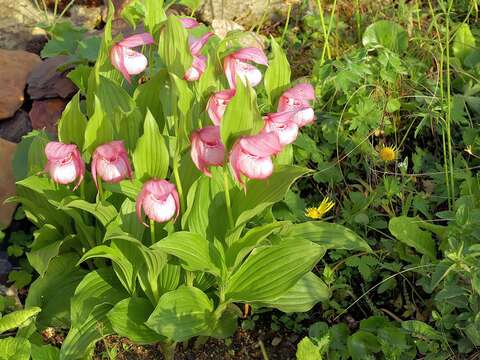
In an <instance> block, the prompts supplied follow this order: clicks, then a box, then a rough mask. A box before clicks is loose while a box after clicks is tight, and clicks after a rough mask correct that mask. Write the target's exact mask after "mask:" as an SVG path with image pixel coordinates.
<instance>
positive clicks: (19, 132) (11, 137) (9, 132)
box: [0, 110, 32, 143]
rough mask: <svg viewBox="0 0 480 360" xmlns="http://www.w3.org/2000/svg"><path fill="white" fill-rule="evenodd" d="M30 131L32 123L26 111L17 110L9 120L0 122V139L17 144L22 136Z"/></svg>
mask: <svg viewBox="0 0 480 360" xmlns="http://www.w3.org/2000/svg"><path fill="white" fill-rule="evenodd" d="M30 131H32V123H31V122H30V117H29V116H28V114H27V112H26V111H23V110H18V111H17V112H16V113H15V116H13V117H12V118H10V119H7V120H3V121H0V138H2V139H5V140H8V141H11V142H14V143H19V142H20V141H21V140H22V136H23V135H25V134H28V133H29V132H30Z"/></svg>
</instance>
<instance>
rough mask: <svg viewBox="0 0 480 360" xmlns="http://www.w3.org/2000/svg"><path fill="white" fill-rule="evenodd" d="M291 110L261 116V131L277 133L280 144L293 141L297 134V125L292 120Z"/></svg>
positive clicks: (283, 144)
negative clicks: (262, 121)
mask: <svg viewBox="0 0 480 360" xmlns="http://www.w3.org/2000/svg"><path fill="white" fill-rule="evenodd" d="M292 115H293V112H292V111H284V112H277V113H272V114H267V115H266V116H264V117H263V119H264V121H265V126H264V128H263V130H262V132H266V133H268V132H274V133H275V134H277V136H278V139H279V140H280V144H281V145H282V146H285V145H288V144H291V143H293V142H294V141H295V140H296V139H297V136H298V125H297V124H296V123H295V122H294V121H293V120H292Z"/></svg>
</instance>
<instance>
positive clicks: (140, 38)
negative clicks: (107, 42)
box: [117, 33, 155, 48]
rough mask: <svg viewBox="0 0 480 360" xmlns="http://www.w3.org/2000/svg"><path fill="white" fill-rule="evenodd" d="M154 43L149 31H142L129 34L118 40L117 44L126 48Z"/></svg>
mask: <svg viewBox="0 0 480 360" xmlns="http://www.w3.org/2000/svg"><path fill="white" fill-rule="evenodd" d="M154 43H155V40H154V39H153V37H152V35H150V34H149V33H142V34H135V35H132V36H129V37H127V38H125V39H123V40H122V41H120V42H119V43H118V44H117V45H119V46H122V47H126V48H134V47H137V46H142V45H151V44H154Z"/></svg>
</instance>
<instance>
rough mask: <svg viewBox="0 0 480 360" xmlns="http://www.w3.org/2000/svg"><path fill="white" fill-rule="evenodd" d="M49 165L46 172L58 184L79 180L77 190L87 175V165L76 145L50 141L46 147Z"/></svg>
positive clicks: (46, 166)
mask: <svg viewBox="0 0 480 360" xmlns="http://www.w3.org/2000/svg"><path fill="white" fill-rule="evenodd" d="M45 155H46V157H47V164H46V165H45V171H46V172H48V174H49V175H50V177H51V178H52V179H53V181H55V182H56V183H58V184H63V185H67V184H71V183H73V182H75V180H77V179H78V181H77V184H76V185H75V188H74V189H76V188H77V187H78V186H79V185H80V183H81V182H82V180H83V177H84V175H85V163H84V162H83V159H82V155H81V154H80V151H79V150H78V148H77V146H76V145H74V144H64V143H61V142H57V141H50V142H49V143H48V144H47V146H46V147H45Z"/></svg>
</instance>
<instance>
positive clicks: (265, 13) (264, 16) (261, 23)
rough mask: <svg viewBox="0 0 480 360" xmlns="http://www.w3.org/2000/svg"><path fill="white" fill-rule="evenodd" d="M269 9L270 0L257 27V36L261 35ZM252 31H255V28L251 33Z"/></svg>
mask: <svg viewBox="0 0 480 360" xmlns="http://www.w3.org/2000/svg"><path fill="white" fill-rule="evenodd" d="M269 7H270V0H267V5H266V6H265V10H264V11H263V14H262V18H261V19H260V22H259V23H258V25H257V31H256V33H257V35H258V34H259V33H260V29H261V28H262V26H263V23H264V22H265V18H266V17H267V13H268V8H269ZM252 30H253V26H252V28H251V29H250V31H252Z"/></svg>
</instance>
